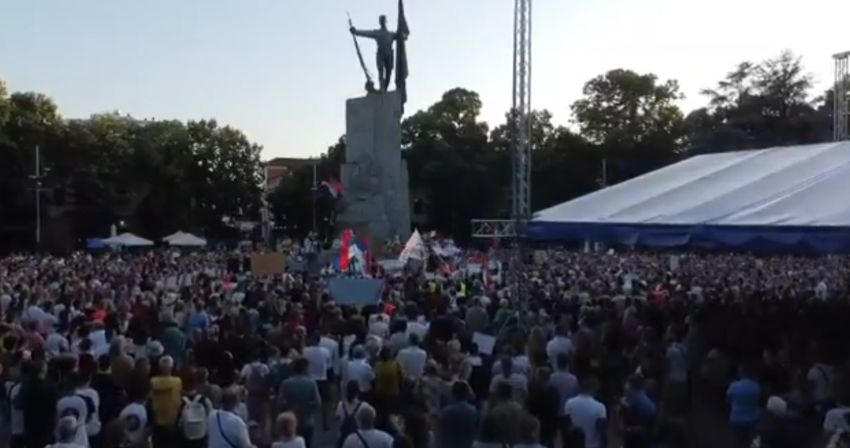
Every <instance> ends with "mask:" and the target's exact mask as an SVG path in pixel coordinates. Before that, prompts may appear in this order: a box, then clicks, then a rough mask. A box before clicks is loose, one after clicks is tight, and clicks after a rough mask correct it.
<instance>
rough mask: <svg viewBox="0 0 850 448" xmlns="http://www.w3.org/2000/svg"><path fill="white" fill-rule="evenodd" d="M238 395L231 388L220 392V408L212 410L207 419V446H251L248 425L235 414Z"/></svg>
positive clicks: (241, 447)
mask: <svg viewBox="0 0 850 448" xmlns="http://www.w3.org/2000/svg"><path fill="white" fill-rule="evenodd" d="M238 406H239V396H238V395H237V393H236V391H235V390H233V389H227V390H225V391H224V392H222V394H221V409H220V410H214V411H212V412H211V413H210V416H209V418H208V419H207V431H208V438H207V447H208V448H251V447H252V445H251V438H250V436H249V435H248V425H246V424H245V421H244V420H242V418H241V417H239V416H238V415H236V408H237V407H238Z"/></svg>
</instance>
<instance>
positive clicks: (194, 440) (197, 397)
mask: <svg viewBox="0 0 850 448" xmlns="http://www.w3.org/2000/svg"><path fill="white" fill-rule="evenodd" d="M184 386H185V388H184V391H183V397H182V399H181V401H182V403H181V406H180V417H179V418H178V420H177V426H178V427H179V429H180V433H181V436H182V440H181V444H180V446H183V447H187V448H201V447H204V446H206V442H207V441H206V439H207V432H208V429H209V428H207V418H209V415H210V413H211V412H212V410H213V406H212V402H210V400H209V399H208V398H207V397H205V396H204V395H203V394H201V393H200V392H198V391H197V390H196V388H195V379H194V377H193V376H191V375H190V376H188V377H187V378H186V383H185V384H184Z"/></svg>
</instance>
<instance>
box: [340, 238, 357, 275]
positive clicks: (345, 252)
mask: <svg viewBox="0 0 850 448" xmlns="http://www.w3.org/2000/svg"><path fill="white" fill-rule="evenodd" d="M353 239H354V232H353V231H351V230H346V231H345V232H343V233H342V246H341V247H340V250H339V270H340V271H342V272H345V271H347V270H348V265H349V263H350V262H351V260H350V257H351V253H350V251H351V240H353Z"/></svg>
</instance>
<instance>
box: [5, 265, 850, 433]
mask: <svg viewBox="0 0 850 448" xmlns="http://www.w3.org/2000/svg"><path fill="white" fill-rule="evenodd" d="M533 255H534V256H533V257H531V256H529V257H528V259H527V260H524V261H525V263H524V264H523V267H522V268H521V270H520V272H521V274H520V275H521V279H522V281H521V282H519V284H520V285H521V288H519V289H515V288H513V287H512V286H514V285H508V284H507V282H508V280H510V279H511V277H510V276H509V275H505V274H504V273H503V275H500V276H494V275H491V273H492V272H491V269H490V267H491V266H490V263H489V262H488V263H485V265H484V266H483V269H481V270H480V271H479V270H478V269H475V270H473V269H469V268H470V267H471V265H472V264H473V261H472V259H471V258H470V257H468V256H465V255H464V254H463V253H459V254H457V255H456V256H455V257H453V258H452V259H439V257H435V259H434V260H432V262H428V263H425V264H424V266H419V267H418V268H417V269H410V268H406V269H404V270H402V271H399V272H392V273H391V272H384V271H383V270H382V269H381V268H380V264H379V263H374V264H373V263H370V269H371V270H372V272H370V273H369V274H370V275H372V276H374V277H376V278H380V279H382V280H383V281H384V289H383V293H382V296H381V299H380V301H379V302H378V303H375V304H371V305H367V306H363V307H359V308H355V307H350V306H345V305H341V304H339V303H337V302H336V301H335V300H334V298H333V297H331V296H330V295H329V292H328V289H327V277H328V275H333V274H329V272H330V270H322V272H323V274H322V275H315V276H311V275H309V274H307V273H300V272H299V273H295V272H286V273H284V274H280V275H271V276H255V275H252V274H251V273H250V271H243V268H242V266H241V264H240V263H232V259H233V255H232V253H230V252H224V251H193V252H184V253H181V252H174V251H171V250H145V251H140V252H107V253H104V254H99V255H92V254H83V253H78V254H74V255H72V256H68V257H50V256H35V255H29V256H10V257H6V258H2V259H0V313H2V324H0V361H2V362H0V366H2V379H3V384H4V386H5V387H4V390H3V391H4V394H3V397H2V398H3V400H2V402H3V403H2V405H1V406H0V414H2V420H0V422H2V423H0V428H2V431H0V432H2V437H3V438H2V442H0V446H11V447H13V448H19V447H26V448H42V447H45V446H53V447H57V448H81V447H82V448H101V447H103V448H111V447H132V448H142V447H152V448H166V447H205V446H206V447H210V448H248V447H253V446H256V447H272V448H308V447H325V446H329V447H330V446H334V447H341V448H390V447H414V448H432V447H433V448H461V447H465V448H469V447H477V448H491V447H492V448H505V447H513V448H535V447H538V448H539V447H547V448H552V447H556V446H562V447H566V448H572V447H576V448H578V447H581V448H603V447H618V446H623V447H628V448H643V447H647V448H648V447H689V446H694V447H697V446H734V447H746V448H749V447H751V446H759V447H762V448H783V447H789V448H799V447H808V446H818V447H822V446H830V447H835V448H840V447H843V446H850V444H848V441H847V439H848V438H850V437H848V436H850V433H848V430H850V395H848V390H850V389H848V387H847V386H848V382H847V381H848V376H847V374H848V372H850V370H848V368H850V364H847V361H848V360H850V349H848V344H846V343H845V341H844V340H843V336H844V330H845V323H846V322H848V318H850V305H848V301H847V300H846V298H847V295H848V293H850V291H848V289H850V277H848V274H850V258H848V257H844V256H829V257H826V256H824V257H802V256H799V257H798V256H768V257H759V256H754V255H743V254H741V255H728V254H717V253H702V254H698V253H688V254H683V253H679V254H670V253H645V252H633V251H629V252H624V253H618V252H615V251H610V252H578V251H571V250H561V249H546V250H538V251H535V252H534V254H533ZM499 259H503V258H502V257H501V256H500V254H498V253H493V254H490V255H489V257H488V261H489V260H499ZM477 260H480V257H479V258H477V259H476V261H475V263H478V261H477ZM229 261H231V262H229ZM493 342H495V343H493Z"/></svg>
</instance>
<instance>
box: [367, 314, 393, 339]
mask: <svg viewBox="0 0 850 448" xmlns="http://www.w3.org/2000/svg"><path fill="white" fill-rule="evenodd" d="M389 322H390V317H389V316H387V315H386V314H384V313H378V314H373V315H371V316H369V334H373V335H375V336H378V337H379V338H382V339H386V337H387V336H389V334H390V323H389Z"/></svg>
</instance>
